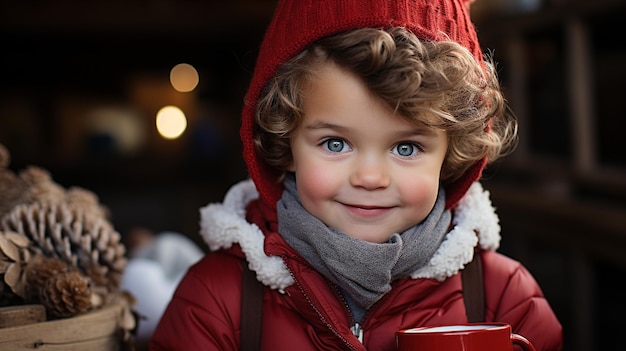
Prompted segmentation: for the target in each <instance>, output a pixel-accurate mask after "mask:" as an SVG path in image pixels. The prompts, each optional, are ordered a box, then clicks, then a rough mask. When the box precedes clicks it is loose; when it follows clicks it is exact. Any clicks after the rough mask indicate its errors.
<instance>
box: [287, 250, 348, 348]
mask: <svg viewBox="0 0 626 351" xmlns="http://www.w3.org/2000/svg"><path fill="white" fill-rule="evenodd" d="M283 262H286V260H285V258H284V257H283ZM287 270H288V271H289V274H290V275H291V277H292V278H293V281H294V282H295V283H296V285H297V286H298V289H300V292H301V293H302V295H304V297H305V298H306V300H307V302H308V303H309V305H310V306H311V307H312V308H313V310H314V311H315V313H317V316H318V317H319V318H320V320H321V321H322V322H323V323H324V324H325V325H326V327H327V328H328V329H330V331H332V332H333V334H335V335H336V336H337V337H338V338H339V339H341V341H343V342H344V343H345V344H346V345H347V346H348V347H349V348H350V350H355V351H356V347H355V346H354V345H352V344H351V343H349V342H348V340H346V338H344V337H343V335H341V334H340V333H339V332H338V331H337V330H336V329H335V328H333V326H332V325H331V324H330V323H328V322H327V321H326V319H325V318H324V316H322V313H321V312H320V311H319V310H318V309H317V307H316V306H315V304H313V301H311V298H310V297H309V295H307V293H306V291H304V288H302V285H300V282H299V281H298V279H296V277H295V275H294V274H293V272H292V271H291V269H290V268H289V267H287ZM344 304H346V302H345V300H344ZM346 306H347V304H346ZM348 310H349V309H348ZM357 324H358V323H357ZM350 330H352V328H350ZM353 333H354V331H353Z"/></svg>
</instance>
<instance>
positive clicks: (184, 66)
mask: <svg viewBox="0 0 626 351" xmlns="http://www.w3.org/2000/svg"><path fill="white" fill-rule="evenodd" d="M199 81H200V78H199V76H198V71H196V69H195V68H194V67H193V66H192V65H190V64H188V63H180V64H178V65H176V66H174V68H172V70H171V71H170V82H171V83H172V86H173V87H174V89H176V90H177V91H180V92H181V93H187V92H190V91H192V90H194V89H195V88H196V86H197V85H198V82H199Z"/></svg>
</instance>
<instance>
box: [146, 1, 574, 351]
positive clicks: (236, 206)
mask: <svg viewBox="0 0 626 351" xmlns="http://www.w3.org/2000/svg"><path fill="white" fill-rule="evenodd" d="M468 11H469V5H468V3H466V2H465V1H462V0H436V1H433V0H417V1H416V0H398V1H381V0H367V1H366V0H343V1H339V0H334V1H333V0H297V1H289V0H285V1H279V3H278V5H277V9H276V12H275V15H274V18H273V21H272V23H271V24H270V26H269V29H268V31H267V33H266V36H265V38H264V41H263V43H262V46H261V50H260V53H259V57H258V61H257V66H256V69H255V73H254V76H253V78H252V82H251V86H250V90H249V91H248V94H247V96H246V105H245V107H244V111H243V120H242V122H243V123H242V128H241V138H242V141H243V143H244V157H245V160H246V162H247V164H248V169H249V173H250V177H251V180H250V181H244V182H242V183H240V184H238V185H236V186H234V187H233V188H232V189H231V190H230V191H229V193H228V194H227V195H226V198H225V200H224V202H223V203H222V204H211V205H209V206H207V207H205V208H203V209H202V210H201V227H202V228H201V233H202V235H203V237H204V239H205V241H206V242H207V244H208V245H209V247H210V248H211V251H212V252H211V253H210V254H208V255H207V256H206V257H205V258H203V259H202V260H201V261H200V262H199V263H198V264H196V265H195V266H194V267H192V268H191V269H190V270H189V272H188V273H187V275H186V276H185V278H183V281H182V282H181V284H180V285H179V287H178V289H177V292H176V293H175V296H174V297H173V299H172V301H171V302H170V304H169V306H168V308H167V310H166V312H165V314H164V315H163V317H162V319H161V321H160V324H159V326H158V327H157V330H156V331H155V333H154V335H153V338H152V343H151V348H152V349H154V350H165V349H169V350H173V349H178V350H237V349H239V348H240V338H241V335H240V332H241V323H242V318H241V317H240V313H241V311H242V307H241V306H242V303H241V299H242V271H243V270H244V269H245V267H249V268H250V269H251V270H252V271H254V272H255V273H256V278H257V280H258V281H259V282H260V283H262V284H263V286H264V288H263V294H262V297H261V296H260V297H259V299H261V298H262V303H263V305H262V312H263V317H262V318H263V319H262V325H261V333H262V335H261V341H260V344H261V349H263V350H300V351H307V350H344V349H347V350H394V349H395V335H394V333H395V331H397V330H399V329H402V328H408V327H416V326H425V325H443V324H452V323H464V322H467V321H468V314H467V310H466V308H468V307H470V308H471V306H466V305H465V303H464V299H463V294H464V291H463V288H462V286H463V283H462V279H461V271H462V270H463V269H464V267H466V265H468V264H469V263H470V262H471V261H472V260H473V259H474V260H475V259H476V257H480V259H481V260H480V265H481V266H480V267H481V268H482V271H483V276H482V279H483V280H482V284H483V286H484V289H485V292H484V302H485V308H484V311H481V312H482V313H483V314H484V318H483V319H484V321H487V322H490V321H498V322H506V323H509V324H511V326H512V328H513V330H514V331H515V332H516V333H519V334H521V335H523V336H525V337H527V338H528V339H529V340H530V341H531V342H532V343H533V344H534V345H535V347H536V348H537V350H560V349H561V347H562V346H561V344H562V336H561V325H560V324H559V322H558V320H557V318H556V317H555V315H554V313H553V311H552V310H551V308H550V306H549V304H548V302H547V301H546V300H545V298H544V297H543V294H542V292H541V289H540V288H539V286H538V285H537V283H536V282H535V280H534V279H533V277H532V276H531V274H530V273H529V272H528V271H527V270H526V269H525V268H524V267H523V266H522V265H521V264H520V263H518V262H515V261H513V260H511V259H509V258H506V257H504V256H503V255H501V254H499V253H496V252H495V250H496V249H497V247H498V244H499V240H500V236H499V229H500V227H499V225H498V218H497V216H496V214H495V213H494V209H493V207H492V206H491V203H490V201H489V198H488V193H487V192H486V191H484V190H483V189H482V188H481V186H480V184H479V183H477V180H478V179H479V178H480V175H481V172H482V169H483V167H484V166H485V165H486V163H487V162H488V161H493V160H495V159H497V158H498V157H499V156H500V155H502V154H504V153H505V152H506V151H507V150H508V149H510V146H511V145H512V144H513V141H514V140H515V137H516V130H517V129H516V122H515V120H514V119H512V118H510V116H508V115H507V114H505V113H504V111H505V106H504V99H503V97H502V94H501V92H500V90H499V86H498V82H497V78H496V76H495V73H494V71H493V66H492V64H491V63H490V62H488V61H484V60H483V56H482V53H481V49H480V47H479V44H478V41H477V38H476V33H475V31H474V28H473V25H472V24H471V22H470V19H469V14H468ZM244 313H245V312H244ZM244 318H246V317H244Z"/></svg>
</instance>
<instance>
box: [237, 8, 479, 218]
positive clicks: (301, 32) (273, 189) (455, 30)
mask: <svg viewBox="0 0 626 351" xmlns="http://www.w3.org/2000/svg"><path fill="white" fill-rule="evenodd" d="M470 1H471V0H279V1H278V4H277V7H276V10H275V12H274V17H273V18H272V21H271V23H270V25H269V27H268V29H267V31H266V33H265V37H264V39H263V42H262V43H261V48H260V51H259V56H258V58H257V63H256V67H255V71H254V75H253V76H252V81H251V83H250V87H249V90H248V93H247V94H246V98H245V102H246V104H245V106H244V109H243V113H242V125H241V130H240V135H241V139H242V142H243V156H244V160H245V161H246V164H247V165H248V172H249V175H250V177H251V178H252V180H253V181H254V183H255V185H256V187H257V190H258V192H259V196H260V200H261V201H262V202H263V204H264V205H267V206H269V208H270V209H272V210H275V208H276V202H277V201H278V200H279V199H280V197H281V194H282V190H283V188H282V185H281V184H278V183H277V182H276V179H277V171H276V170H274V169H273V168H271V167H270V166H268V165H267V164H266V163H265V161H264V160H263V159H262V158H261V156H259V154H258V153H257V152H256V149H255V146H254V141H253V132H254V124H255V122H254V119H255V118H254V115H255V107H256V104H257V100H258V98H259V95H260V93H261V90H262V89H263V87H264V86H265V84H266V83H267V82H268V80H269V79H271V78H272V76H273V75H274V74H275V73H276V72H277V71H278V69H279V67H280V66H281V65H282V64H283V63H284V62H286V61H288V60H289V59H291V58H292V57H293V56H295V55H296V54H298V53H299V52H300V51H302V50H303V49H304V48H305V47H306V46H308V45H309V44H310V43H312V42H314V41H316V40H318V39H320V38H322V37H326V36H329V35H332V34H336V33H339V32H343V31H346V30H350V29H356V28H388V27H406V28H408V29H409V30H411V31H412V32H413V33H414V34H415V35H416V36H417V37H419V38H423V39H430V40H443V39H446V38H445V35H447V36H448V38H449V39H451V40H454V41H456V42H458V43H460V44H461V45H463V46H465V47H466V48H467V49H469V51H470V52H471V53H472V54H473V55H474V57H475V58H476V59H477V60H478V61H479V62H482V51H481V49H480V45H479V43H478V39H477V36H476V31H475V29H474V25H473V24H472V22H471V21H470V17H469V2H470ZM442 33H445V35H443V34H442ZM485 165H486V159H484V160H482V161H480V162H478V163H476V164H475V165H474V166H472V167H471V168H470V169H469V170H468V171H467V172H466V173H465V174H464V175H463V177H461V178H460V179H459V180H457V181H456V182H454V183H452V184H449V185H447V186H446V207H447V208H452V207H454V206H456V204H457V203H458V201H459V200H460V199H461V198H462V197H463V196H464V195H465V193H466V192H467V190H468V188H469V187H470V185H471V184H472V183H473V182H474V181H476V180H478V179H479V178H480V176H481V173H482V169H483V168H484V166H485Z"/></svg>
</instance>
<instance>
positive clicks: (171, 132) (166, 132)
mask: <svg viewBox="0 0 626 351" xmlns="http://www.w3.org/2000/svg"><path fill="white" fill-rule="evenodd" d="M156 127H157V130H158V132H159V134H160V135H161V136H162V137H164V138H166V139H176V138H178V137H179V136H180V135H181V134H183V132H184V131H185V129H186V128H187V118H186V117H185V113H184V112H183V111H182V110H181V109H180V108H178V107H176V106H171V105H170V106H165V107H163V108H161V109H160V110H159V112H157V115H156Z"/></svg>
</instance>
